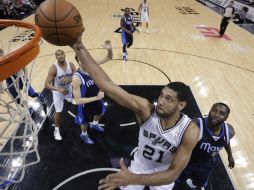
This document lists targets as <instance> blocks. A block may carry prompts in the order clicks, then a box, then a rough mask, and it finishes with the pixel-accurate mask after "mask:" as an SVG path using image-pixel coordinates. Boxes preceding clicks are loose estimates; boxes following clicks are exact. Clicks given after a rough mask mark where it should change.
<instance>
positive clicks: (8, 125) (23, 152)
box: [0, 25, 40, 184]
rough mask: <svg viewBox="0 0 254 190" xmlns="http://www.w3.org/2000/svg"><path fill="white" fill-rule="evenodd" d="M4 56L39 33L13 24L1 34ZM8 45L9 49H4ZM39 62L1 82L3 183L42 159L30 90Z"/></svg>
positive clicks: (0, 163) (14, 179) (0, 167)
mask: <svg viewBox="0 0 254 190" xmlns="http://www.w3.org/2000/svg"><path fill="white" fill-rule="evenodd" d="M6 32H7V33H8V36H9V37H8V39H6V40H5V41H3V40H2V41H1V43H0V48H2V49H3V52H4V55H9V54H10V53H11V52H12V51H14V50H16V49H18V48H20V47H22V46H24V45H26V43H28V41H30V40H31V39H32V38H33V37H34V36H35V32H34V31H33V30H31V29H28V28H23V27H19V26H15V25H14V26H9V27H7V28H6V29H4V30H3V31H0V35H1V36H2V33H3V35H5V33H6ZM4 47H5V48H4ZM34 66H35V61H32V63H31V64H30V65H29V66H26V67H24V68H23V69H21V70H19V71H18V72H16V73H15V74H14V75H11V76H10V77H9V78H8V79H6V80H4V81H0V149H1V152H0V184H3V183H6V182H11V183H16V182H20V181H21V180H22V179H23V177H24V174H25V169H26V167H27V166H30V165H33V164H35V163H38V162H39V161H40V157H39V154H38V149H37V148H38V137H37V135H38V130H39V129H38V127H37V125H36V123H35V122H34V120H33V119H32V116H31V113H30V111H29V102H28V100H29V98H28V90H29V86H30V85H31V77H32V73H33V70H34Z"/></svg>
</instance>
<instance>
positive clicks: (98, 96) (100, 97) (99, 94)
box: [97, 91, 104, 100]
mask: <svg viewBox="0 0 254 190" xmlns="http://www.w3.org/2000/svg"><path fill="white" fill-rule="evenodd" d="M97 98H98V100H101V99H102V98H104V92H102V91H100V92H99V93H98V95H97Z"/></svg>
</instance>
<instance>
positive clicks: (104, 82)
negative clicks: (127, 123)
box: [73, 40, 153, 121]
mask: <svg viewBox="0 0 254 190" xmlns="http://www.w3.org/2000/svg"><path fill="white" fill-rule="evenodd" d="M73 49H74V51H75V53H76V55H77V56H78V58H79V60H80V62H81V64H82V65H83V66H84V68H85V70H86V71H87V72H88V73H89V74H90V76H91V77H92V79H93V80H94V81H95V83H96V84H97V86H98V87H99V88H100V89H101V91H103V92H105V94H107V95H108V96H109V97H110V98H112V99H113V100H114V101H116V102H117V103H118V104H120V105H122V106H124V107H126V108H129V109H131V110H133V111H134V112H135V113H136V115H138V116H140V118H141V119H142V120H143V121H145V120H147V119H148V118H149V116H150V115H151V112H152V110H153V106H152V105H151V104H150V103H149V101H148V100H147V99H145V98H142V97H139V96H135V95H132V94H130V93H128V92H126V91H125V90H123V89H122V88H120V87H119V86H117V85H116V84H115V83H114V82H113V81H112V80H111V79H110V78H109V76H108V75H107V74H106V73H105V72H104V71H103V69H102V68H101V67H100V66H98V64H96V62H95V60H94V59H93V58H92V56H91V55H90V54H89V52H88V51H87V49H86V48H85V46H84V44H83V43H82V42H81V40H78V41H77V43H75V44H74V45H73Z"/></svg>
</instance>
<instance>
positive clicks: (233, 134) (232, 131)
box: [227, 123, 235, 139]
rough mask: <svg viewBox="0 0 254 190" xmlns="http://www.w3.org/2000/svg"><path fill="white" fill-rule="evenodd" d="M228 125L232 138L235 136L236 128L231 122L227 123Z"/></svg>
mask: <svg viewBox="0 0 254 190" xmlns="http://www.w3.org/2000/svg"><path fill="white" fill-rule="evenodd" d="M227 126H228V128H229V131H230V139H231V138H233V136H235V129H234V127H233V126H232V125H231V124H229V123H227Z"/></svg>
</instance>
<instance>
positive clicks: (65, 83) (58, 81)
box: [54, 63, 72, 90]
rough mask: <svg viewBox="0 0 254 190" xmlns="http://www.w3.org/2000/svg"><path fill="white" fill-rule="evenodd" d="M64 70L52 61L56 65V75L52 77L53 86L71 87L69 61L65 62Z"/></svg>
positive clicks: (68, 88)
mask: <svg viewBox="0 0 254 190" xmlns="http://www.w3.org/2000/svg"><path fill="white" fill-rule="evenodd" d="M66 64H67V67H66V70H64V69H62V68H61V67H60V66H59V65H58V64H57V63H54V65H55V67H56V76H55V78H54V86H55V87H58V88H64V89H67V90H70V89H71V78H72V69H71V65H70V63H66Z"/></svg>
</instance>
